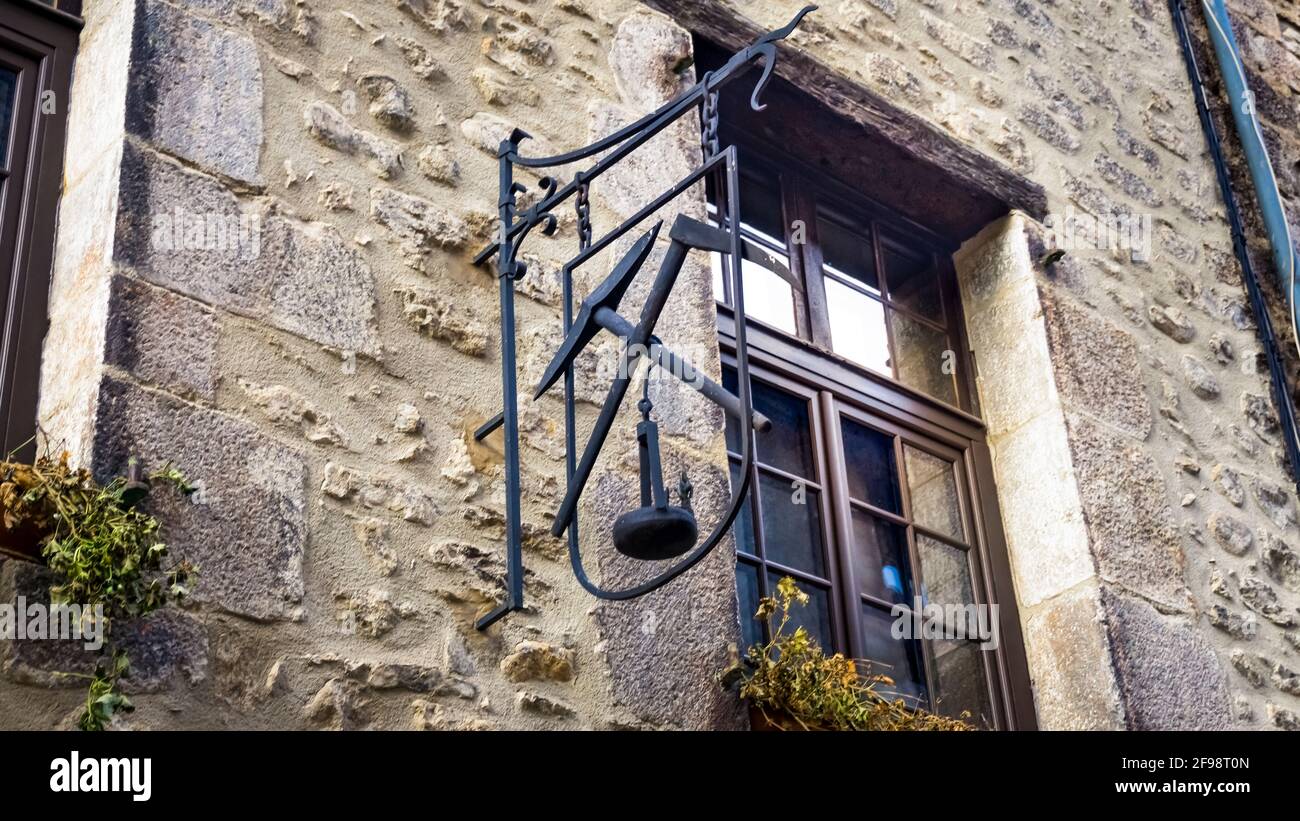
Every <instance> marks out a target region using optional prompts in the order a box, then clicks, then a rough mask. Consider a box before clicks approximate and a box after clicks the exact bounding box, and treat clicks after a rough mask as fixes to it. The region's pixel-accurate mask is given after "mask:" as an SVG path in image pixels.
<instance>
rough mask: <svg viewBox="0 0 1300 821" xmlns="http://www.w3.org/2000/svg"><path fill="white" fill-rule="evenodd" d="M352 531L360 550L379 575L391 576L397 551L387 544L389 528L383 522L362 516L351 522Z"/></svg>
mask: <svg viewBox="0 0 1300 821" xmlns="http://www.w3.org/2000/svg"><path fill="white" fill-rule="evenodd" d="M352 533H353V535H355V536H356V537H357V542H358V543H359V544H360V545H361V552H362V553H364V554H365V556H366V558H367V559H368V560H369V561H370V566H371V567H373V568H374V569H375V571H376V572H378V573H379V575H381V576H391V575H393V573H395V572H397V551H395V550H393V548H392V545H390V544H389V541H388V535H389V528H388V525H387V524H386V523H385V522H383V521H382V520H380V519H374V518H371V517H368V516H366V517H362V518H360V519H358V520H357V521H356V522H354V523H353V525H352Z"/></svg>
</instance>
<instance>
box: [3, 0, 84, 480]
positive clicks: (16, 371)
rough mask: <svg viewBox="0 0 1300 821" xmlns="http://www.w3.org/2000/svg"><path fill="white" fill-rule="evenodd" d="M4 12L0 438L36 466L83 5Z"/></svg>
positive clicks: (7, 0) (20, 2)
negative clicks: (6, 92) (10, 78)
mask: <svg viewBox="0 0 1300 821" xmlns="http://www.w3.org/2000/svg"><path fill="white" fill-rule="evenodd" d="M56 6H58V8H56ZM0 9H2V10H3V15H2V16H0V65H5V66H6V67H9V68H11V69H12V70H17V72H18V74H19V79H18V89H19V91H18V95H17V97H16V99H15V106H14V121H13V128H12V129H11V132H10V134H11V136H10V143H11V144H10V146H9V151H8V152H7V153H8V155H9V158H8V164H7V167H6V168H5V169H4V170H0V175H3V177H4V191H3V194H0V272H2V274H3V276H0V311H2V313H0V317H2V322H0V334H2V336H0V426H2V430H0V435H2V436H3V446H4V454H5V455H6V456H7V455H9V454H10V453H14V454H15V456H16V458H19V459H24V460H30V459H31V458H32V456H33V455H34V454H35V451H36V444H35V441H34V437H35V434H36V412H37V404H38V395H39V394H38V392H39V387H40V369H41V349H42V345H43V343H44V339H45V332H46V329H47V328H48V325H49V313H48V304H47V303H48V298H49V289H50V277H51V273H52V271H53V262H54V238H55V231H56V228H57V224H58V204H59V196H60V194H61V191H62V175H63V156H64V146H65V144H66V138H67V112H68V105H69V92H70V89H71V84H72V64H73V59H74V57H75V56H76V51H77V44H78V39H79V37H80V32H81V27H82V20H81V19H80V18H79V17H77V16H76V15H75V14H74V13H70V12H79V11H80V3H71V4H69V3H66V2H64V3H57V4H55V3H50V4H47V3H38V2H34V0H0ZM61 9H68V10H61ZM47 91H52V92H53V93H54V98H53V101H54V111H53V113H42V112H41V98H42V94H43V93H44V92H47Z"/></svg>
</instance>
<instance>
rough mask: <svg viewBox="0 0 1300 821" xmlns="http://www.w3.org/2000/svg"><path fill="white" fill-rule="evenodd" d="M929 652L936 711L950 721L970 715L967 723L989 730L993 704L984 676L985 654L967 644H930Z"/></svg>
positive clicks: (976, 646) (991, 724) (971, 644)
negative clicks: (932, 654)
mask: <svg viewBox="0 0 1300 821" xmlns="http://www.w3.org/2000/svg"><path fill="white" fill-rule="evenodd" d="M930 651H931V652H932V653H934V667H935V679H936V682H935V690H936V692H935V694H934V709H935V711H936V712H938V713H939V714H940V715H945V716H950V717H952V718H957V717H959V716H961V714H962V712H963V711H964V712H969V713H970V716H969V717H967V718H966V720H967V721H969V722H970V723H972V724H974V725H976V726H978V727H984V728H990V729H991V728H992V727H993V704H992V701H991V700H990V698H989V689H988V682H987V681H986V679H985V677H984V651H982V650H980V648H979V645H978V644H976V643H974V642H969V641H935V642H931V644H930Z"/></svg>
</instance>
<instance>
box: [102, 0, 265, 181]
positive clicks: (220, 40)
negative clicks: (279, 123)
mask: <svg viewBox="0 0 1300 821" xmlns="http://www.w3.org/2000/svg"><path fill="white" fill-rule="evenodd" d="M130 77H131V80H130V86H129V88H128V91H127V111H126V127H127V130H128V131H130V132H131V133H133V134H136V135H138V136H140V137H143V138H144V139H146V140H150V141H151V142H153V143H154V144H155V145H157V146H158V147H160V148H162V149H164V150H165V151H168V152H170V153H172V154H175V155H176V156H178V157H182V158H184V159H186V160H189V161H191V162H193V163H196V164H198V165H200V166H202V167H203V168H205V169H208V170H210V171H212V172H214V173H216V174H220V175H222V176H224V177H228V178H230V179H232V180H237V181H239V182H243V183H249V184H260V178H259V176H258V172H257V160H258V156H259V154H260V152H261V149H262V70H261V66H260V65H259V63H258V58H257V46H256V45H254V43H253V40H252V39H251V38H249V37H247V36H245V35H242V34H237V33H235V32H232V31H229V30H227V29H224V28H221V27H218V26H215V25H213V24H212V23H210V22H208V21H207V20H203V19H200V18H198V17H192V16H190V15H188V14H186V13H185V12H182V11H180V10H179V9H177V8H175V7H173V6H170V5H167V4H165V3H160V2H156V0H145V2H143V3H142V4H141V9H140V14H139V17H138V19H137V22H136V30H135V36H134V41H133V43H132V49H131V70H130Z"/></svg>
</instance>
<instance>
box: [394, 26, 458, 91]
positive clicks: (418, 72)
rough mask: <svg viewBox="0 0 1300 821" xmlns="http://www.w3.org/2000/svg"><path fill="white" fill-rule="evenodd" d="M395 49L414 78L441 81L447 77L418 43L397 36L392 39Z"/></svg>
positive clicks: (436, 62) (425, 49) (442, 69)
mask: <svg viewBox="0 0 1300 821" xmlns="http://www.w3.org/2000/svg"><path fill="white" fill-rule="evenodd" d="M393 42H394V43H396V44H397V48H398V50H399V51H401V52H402V57H403V58H405V59H406V64H407V65H408V66H410V67H411V71H413V72H415V76H417V77H419V78H420V79H421V80H428V81H435V80H443V79H446V77H447V71H446V69H444V68H443V67H442V66H441V65H439V63H438V61H437V60H435V59H434V58H433V56H432V55H431V54H429V50H428V49H427V48H425V47H424V46H423V45H421V44H420V43H419V42H418V41H416V40H413V39H411V38H410V37H402V36H400V35H399V36H398V37H395V38H393Z"/></svg>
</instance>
